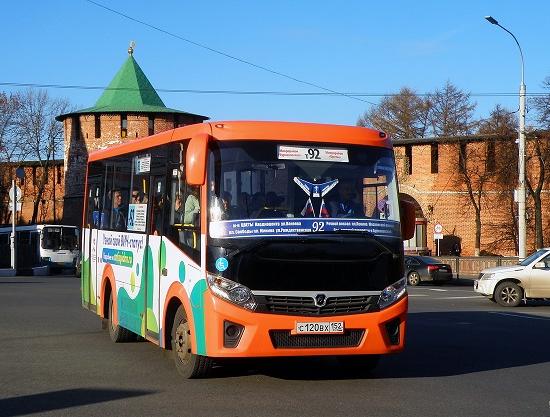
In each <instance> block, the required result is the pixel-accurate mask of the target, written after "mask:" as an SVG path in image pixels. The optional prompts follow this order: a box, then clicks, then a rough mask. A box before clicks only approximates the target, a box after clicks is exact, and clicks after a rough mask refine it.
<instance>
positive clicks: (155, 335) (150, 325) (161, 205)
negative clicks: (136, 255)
mask: <svg viewBox="0 0 550 417" xmlns="http://www.w3.org/2000/svg"><path fill="white" fill-rule="evenodd" d="M165 168H166V167H163V171H164V169H165ZM149 201H150V202H151V204H150V205H149V216H148V217H149V219H150V220H149V225H148V228H149V231H148V243H147V250H146V254H145V257H146V261H145V277H146V279H145V282H144V284H145V306H144V307H145V312H144V314H145V334H146V336H147V337H148V338H149V339H154V340H159V329H160V326H159V323H160V320H159V318H160V308H159V296H160V291H159V285H160V276H161V269H162V268H163V266H162V265H161V263H162V262H161V259H164V258H163V256H164V252H165V251H164V250H163V248H162V245H163V243H162V235H163V234H164V212H165V209H166V207H167V206H169V202H168V196H167V194H166V175H165V173H164V172H163V173H162V175H152V176H151V189H150V196H149ZM161 252H163V255H161Z"/></svg>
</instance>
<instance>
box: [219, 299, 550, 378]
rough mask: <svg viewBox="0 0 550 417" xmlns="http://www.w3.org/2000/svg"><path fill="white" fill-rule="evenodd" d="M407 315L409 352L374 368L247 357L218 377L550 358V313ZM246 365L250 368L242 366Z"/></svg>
mask: <svg viewBox="0 0 550 417" xmlns="http://www.w3.org/2000/svg"><path fill="white" fill-rule="evenodd" d="M408 317H409V318H408V328H407V336H406V348H405V350H404V352H402V353H399V354H396V355H389V356H386V357H383V358H382V360H381V361H380V364H379V365H378V367H377V368H376V369H375V370H374V371H371V372H370V373H368V372H362V371H361V370H359V369H349V368H348V369H343V368H342V367H340V365H339V362H338V361H337V360H336V359H335V358H329V357H309V358H275V359H269V360H255V361H248V362H246V361H245V362H241V363H240V367H236V368H235V369H233V370H231V368H229V369H227V368H225V367H223V368H220V370H219V371H217V372H215V373H214V374H215V375H214V377H231V376H242V375H245V374H247V373H248V374H263V375H267V376H271V377H274V378H281V379H291V380H301V379H303V380H325V379H327V380H329V379H354V378H371V379H374V378H376V379H381V378H419V377H420V378H421V377H439V376H452V375H462V374H468V373H475V372H483V371H491V370H498V369H505V368H512V367H518V366H527V365H534V364H538V363H545V362H549V361H550V354H549V353H548V345H549V344H550V318H545V317H540V316H535V315H530V314H523V313H518V312H514V311H510V312H508V310H507V311H506V312H502V311H493V312H486V311H483V312H481V311H475V312H429V313H410V314H409V316H408ZM367 343H368V341H367ZM246 365H248V372H244V368H242V367H246ZM239 368H240V370H239ZM252 368H253V370H252Z"/></svg>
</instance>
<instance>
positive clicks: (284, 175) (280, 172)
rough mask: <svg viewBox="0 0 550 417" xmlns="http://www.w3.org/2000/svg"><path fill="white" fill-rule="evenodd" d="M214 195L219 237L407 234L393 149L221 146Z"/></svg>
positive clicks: (212, 163)
mask: <svg viewBox="0 0 550 417" xmlns="http://www.w3.org/2000/svg"><path fill="white" fill-rule="evenodd" d="M208 189H209V196H208V202H209V208H208V219H209V223H210V228H209V235H210V237H212V238H229V239H230V238H250V237H259V236H271V237H273V236H279V237H280V236H293V235H294V236H296V235H302V234H312V233H315V234H318V233H327V234H328V233H338V232H340V233H341V232H344V231H345V232H348V233H349V232H350V231H351V232H356V233H360V232H369V233H371V234H374V235H380V236H399V233H400V230H399V204H398V193H397V184H396V178H395V162H394V158H393V154H392V151H391V150H390V149H385V148H378V147H367V146H356V145H347V144H324V143H323V144H319V143H317V144H315V145H313V144H309V145H308V144H303V143H299V144H293V143H289V142H267V141H258V142H254V141H231V142H217V143H216V144H215V145H214V147H213V148H212V149H211V151H210V156H209V165H208Z"/></svg>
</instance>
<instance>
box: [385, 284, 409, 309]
mask: <svg viewBox="0 0 550 417" xmlns="http://www.w3.org/2000/svg"><path fill="white" fill-rule="evenodd" d="M405 294H407V281H406V280H405V278H402V279H400V280H399V281H397V282H395V283H393V284H392V285H390V286H388V287H386V288H384V289H383V290H382V292H381V293H380V299H379V300H378V306H379V307H380V309H383V308H386V307H389V306H391V305H392V304H393V303H395V302H396V301H398V300H400V299H401V298H402V297H403V296H404V295H405Z"/></svg>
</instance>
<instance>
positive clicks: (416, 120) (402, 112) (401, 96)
mask: <svg viewBox="0 0 550 417" xmlns="http://www.w3.org/2000/svg"><path fill="white" fill-rule="evenodd" d="M429 112H430V102H429V100H426V99H424V98H422V97H419V96H418V95H417V94H416V93H415V92H414V90H412V89H410V88H408V87H403V88H402V89H401V90H400V91H399V93H397V94H395V95H392V96H388V97H384V98H383V99H382V100H381V101H380V104H379V105H378V106H374V107H373V108H371V109H370V110H369V111H367V112H365V114H364V115H363V116H362V117H360V118H359V120H358V121H357V125H359V126H368V127H373V128H375V129H378V130H381V131H383V132H386V133H388V134H389V135H390V136H391V137H392V138H394V139H407V138H421V137H424V136H425V135H426V134H427V133H428V131H427V129H428V120H429Z"/></svg>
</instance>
